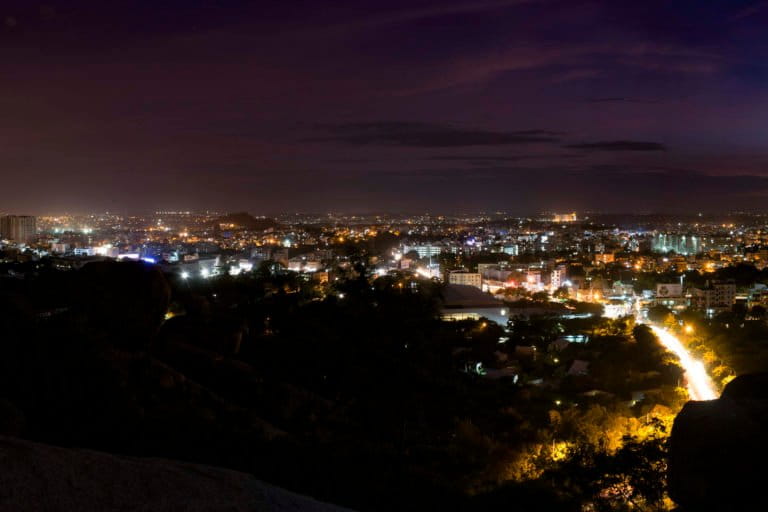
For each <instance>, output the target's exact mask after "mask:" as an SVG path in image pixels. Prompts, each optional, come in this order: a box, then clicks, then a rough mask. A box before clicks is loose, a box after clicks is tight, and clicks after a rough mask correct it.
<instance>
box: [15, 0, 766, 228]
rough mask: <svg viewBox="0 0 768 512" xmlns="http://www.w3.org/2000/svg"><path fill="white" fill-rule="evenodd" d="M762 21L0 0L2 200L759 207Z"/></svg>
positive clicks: (449, 207)
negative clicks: (4, 68)
mask: <svg viewBox="0 0 768 512" xmlns="http://www.w3.org/2000/svg"><path fill="white" fill-rule="evenodd" d="M766 16H768V8H766V6H765V4H764V2H758V1H743V2H742V1H740V2H725V1H718V2H708V3H707V4H706V5H702V4H701V3H700V2H676V3H674V4H670V3H668V2H661V1H653V2H645V3H643V4H642V5H639V4H627V3H620V4H617V3H616V2H565V1H537V0H530V1H522V0H495V1H483V2H450V3H446V2H387V3H382V2H366V3H365V4H364V5H360V4H359V3H352V2H343V1H337V2H324V3H322V4H301V5H295V4H290V5H288V4H284V3H280V2H274V3H264V2H259V3H258V4H254V3H253V2H244V1H233V2H226V3H218V4H214V3H211V2H202V1H199V2H175V1H173V2H166V3H164V7H163V8H158V7H157V6H156V5H154V4H151V3H147V2H139V3H135V2H131V3H128V2H117V3H114V2H110V3H109V5H105V4H103V3H98V2H93V1H88V0H79V1H74V2H72V1H70V2H62V1H50V2H46V3H45V4H38V3H30V2H21V1H11V2H7V3H5V4H4V7H2V9H0V19H1V20H2V25H1V26H0V37H2V38H3V42H4V47H5V57H6V62H7V64H8V66H9V68H10V69H11V70H12V72H11V73H10V74H9V76H8V77H7V78H6V80H5V83H4V87H5V89H4V101H5V105H6V109H5V112H6V114H5V116H4V123H5V126H4V128H5V129H4V132H5V135H6V143H5V145H4V156H5V163H4V169H5V173H4V174H5V175H6V177H5V189H6V190H9V191H10V190H12V191H13V194H8V193H6V194H4V197H3V202H2V204H0V208H1V209H2V210H4V211H17V212H19V211H24V212H29V213H33V214H41V213H46V212H51V211H105V210H118V211H133V210H150V211H151V210H156V209H161V208H162V209H165V208H167V209H179V208H188V207H189V206H190V205H204V207H205V208H215V209H220V210H229V211H237V210H249V211H260V212H261V211H264V212H274V211H339V210H341V211H359V212H371V211H427V210H435V211H493V210H495V209H503V210H507V211H510V212H512V213H517V214H520V213H530V212H537V211H542V210H562V211H570V210H577V211H584V210H587V209H597V210H601V211H607V212H617V211H636V210H638V211H647V212H661V211H663V212H670V213H678V212H691V211H704V212H712V211H718V212H719V211H728V210H748V211H758V210H760V209H761V208H762V204H763V202H764V199H765V191H766V188H767V187H768V181H766V174H765V163H766V161H768V159H767V158H766V156H767V155H766V147H765V142H764V141H763V140H762V137H761V133H762V131H763V129H764V126H763V124H764V121H763V120H764V119H766V118H768V117H766V115H765V114H766V113H768V112H766V111H767V110H768V96H767V95H766V93H765V91H764V87H762V84H763V82H764V80H765V76H766V71H767V70H766V67H765V64H764V63H765V62H766V59H765V57H766V56H768V55H767V54H768V44H767V43H768V41H766V37H765V35H764V31H763V30H762V26H763V24H764V21H765V20H766Z"/></svg>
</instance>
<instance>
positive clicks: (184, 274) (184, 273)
mask: <svg viewBox="0 0 768 512" xmlns="http://www.w3.org/2000/svg"><path fill="white" fill-rule="evenodd" d="M181 278H182V279H189V272H182V273H181Z"/></svg>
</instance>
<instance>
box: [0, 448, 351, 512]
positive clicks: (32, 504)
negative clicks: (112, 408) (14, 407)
mask: <svg viewBox="0 0 768 512" xmlns="http://www.w3.org/2000/svg"><path fill="white" fill-rule="evenodd" d="M0 510H40V511H69V510H72V511H80V510H98V511H103V512H108V511H117V510H119V511H153V512H164V511H168V512H170V511H180V510H184V511H186V512H202V511H205V512H215V511H227V512H240V511H243V512H245V511H258V512H261V511H264V512H279V511H310V512H313V511H316V512H342V511H344V510H346V509H343V508H341V507H337V506H334V505H329V504H326V503H321V502H319V501H315V500H313V499H312V498H309V497H306V496H302V495H298V494H294V493H291V492H289V491H286V490H284V489H280V488H278V487H273V486H271V485H269V484H266V483H264V482H261V481H259V480H257V479H255V478H254V477H252V476H251V475H248V474H246V473H239V472H236V471H230V470H225V469H220V468H214V467H210V466H202V465H197V464H186V463H180V462H175V461H172V460H166V459H139V458H132V457H120V456H115V455H110V454H107V453H102V452H94V451H89V450H79V449H68V448H60V447H54V446H49V445H44V444H38V443H33V442H29V441H23V440H20V439H16V438H12V437H0Z"/></svg>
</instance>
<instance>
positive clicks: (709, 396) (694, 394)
mask: <svg viewBox="0 0 768 512" xmlns="http://www.w3.org/2000/svg"><path fill="white" fill-rule="evenodd" d="M647 325H648V327H650V328H651V330H652V331H653V333H654V334H655V335H656V337H657V338H659V341H660V342H661V344H662V345H664V348H666V349H667V350H669V351H670V352H672V353H673V354H675V355H676V356H677V357H678V358H679V359H680V365H681V366H682V367H683V370H685V379H686V381H688V394H689V395H690V397H691V400H714V399H716V398H717V397H718V393H717V391H716V388H715V385H714V383H713V382H712V379H710V378H709V375H707V371H706V369H705V368H704V364H703V363H702V362H701V361H697V360H696V359H694V358H693V357H692V356H691V354H690V353H689V352H688V350H686V348H685V346H684V345H683V343H682V342H681V341H680V340H679V339H678V338H677V336H675V335H674V334H672V333H671V332H669V331H667V330H666V329H662V328H661V327H657V326H655V325H651V324H647Z"/></svg>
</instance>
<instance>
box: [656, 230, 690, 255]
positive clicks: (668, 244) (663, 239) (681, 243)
mask: <svg viewBox="0 0 768 512" xmlns="http://www.w3.org/2000/svg"><path fill="white" fill-rule="evenodd" d="M652 247H653V250H654V251H657V252H669V251H674V252H676V253H677V254H698V253H700V252H702V244H701V238H700V237H697V236H696V235H678V234H673V233H659V234H657V235H655V236H654V237H653V244H652Z"/></svg>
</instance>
